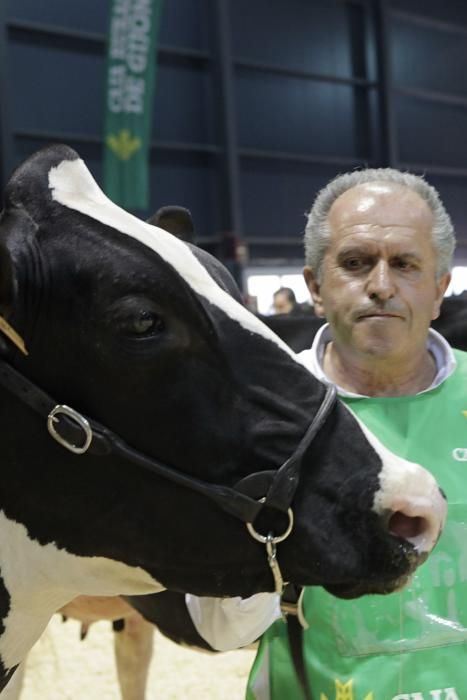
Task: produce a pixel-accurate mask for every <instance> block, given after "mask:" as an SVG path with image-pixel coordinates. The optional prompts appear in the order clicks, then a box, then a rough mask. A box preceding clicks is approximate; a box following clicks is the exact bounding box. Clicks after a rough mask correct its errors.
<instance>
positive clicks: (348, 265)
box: [343, 258, 363, 270]
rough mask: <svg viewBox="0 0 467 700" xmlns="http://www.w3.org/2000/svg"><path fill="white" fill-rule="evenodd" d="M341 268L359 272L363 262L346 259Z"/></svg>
mask: <svg viewBox="0 0 467 700" xmlns="http://www.w3.org/2000/svg"><path fill="white" fill-rule="evenodd" d="M343 266H344V267H345V269H346V270H360V269H361V268H362V266H363V261H362V260H361V258H347V259H346V260H344V262H343Z"/></svg>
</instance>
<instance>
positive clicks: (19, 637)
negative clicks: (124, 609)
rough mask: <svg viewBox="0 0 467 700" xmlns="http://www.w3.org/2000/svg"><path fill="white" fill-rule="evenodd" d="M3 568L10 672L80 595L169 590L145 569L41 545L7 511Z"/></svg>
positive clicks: (0, 531)
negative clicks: (7, 600) (57, 615)
mask: <svg viewBox="0 0 467 700" xmlns="http://www.w3.org/2000/svg"><path fill="white" fill-rule="evenodd" d="M0 567H1V576H2V579H3V582H4V584H5V587H6V589H7V591H8V593H9V595H10V599H11V602H10V610H9V613H8V615H7V617H6V618H5V619H4V620H2V622H3V624H4V625H5V632H4V633H3V634H2V636H1V638H0V656H1V659H2V661H3V663H4V664H5V666H6V667H7V668H11V667H13V666H15V665H16V664H18V663H19V662H20V661H21V660H22V659H24V657H25V656H26V654H27V652H28V651H29V649H30V648H31V646H32V645H33V644H34V643H35V642H36V641H37V639H38V638H39V637H40V635H41V634H42V632H43V631H44V629H45V627H46V626H47V624H48V622H49V619H50V617H51V616H52V615H53V613H54V612H56V610H58V609H59V608H61V607H62V606H63V605H65V603H68V602H69V601H70V600H72V599H73V598H75V597H76V596H77V595H81V594H83V595H104V596H114V595H120V594H121V595H125V594H127V595H140V594H145V593H158V592H159V591H161V590H163V586H162V585H161V584H160V583H158V581H156V580H155V579H154V578H152V576H150V575H149V574H148V573H147V572H146V571H144V570H143V569H141V568H139V567H131V566H127V565H126V564H123V563H122V562H119V561H114V560H112V559H106V558H105V557H79V556H77V555H75V554H70V553H69V552H67V551H66V550H65V549H59V548H58V547H57V546H56V545H55V544H54V543H49V544H46V545H41V544H39V542H37V541H36V540H34V539H32V538H31V537H30V536H29V534H28V531H27V529H26V528H25V527H24V525H22V524H21V523H18V522H15V521H14V520H10V519H9V518H7V517H6V516H5V514H4V513H3V511H0Z"/></svg>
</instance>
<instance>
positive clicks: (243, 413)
mask: <svg viewBox="0 0 467 700" xmlns="http://www.w3.org/2000/svg"><path fill="white" fill-rule="evenodd" d="M226 280H227V277H226V276H225V273H224V272H223V271H222V270H220V266H219V265H218V264H217V263H216V262H215V261H213V260H212V259H211V258H210V257H209V256H207V255H206V254H202V253H201V252H199V251H197V250H195V249H194V248H193V247H190V246H189V245H188V244H186V243H183V242H181V241H179V240H177V239H176V238H174V237H173V236H171V235H170V234H168V233H166V232H164V231H162V230H160V229H156V228H154V227H153V226H150V225H149V224H145V223H143V222H141V221H140V220H138V219H136V218H135V217H133V216H131V215H130V214H128V213H126V212H124V211H122V210H121V209H120V208H119V207H117V206H116V205H114V204H113V203H112V202H111V201H109V200H108V199H107V198H106V197H105V196H104V194H103V193H102V192H101V190H100V189H99V188H98V186H97V185H96V183H95V181H94V180H93V178H92V177H91V175H90V173H89V172H88V170H87V169H86V167H85V165H84V163H83V162H82V161H81V160H80V159H79V158H78V156H77V154H76V153H75V152H74V151H72V150H71V149H69V148H67V147H66V146H52V147H50V148H48V149H44V150H43V151H40V152H39V153H37V154H35V155H34V156H32V157H31V158H30V159H29V160H27V161H26V162H25V163H24V164H23V165H22V166H21V167H20V168H18V170H16V172H15V173H14V174H13V176H12V178H11V180H10V182H9V184H8V186H7V188H6V192H5V198H4V210H3V213H2V215H1V219H0V314H1V319H0V330H1V331H2V333H1V334H0V335H1V343H0V410H1V441H2V456H1V460H2V470H1V474H2V477H1V479H2V480H1V490H0V574H1V579H0V678H1V681H0V687H3V685H4V684H5V683H6V682H7V680H8V679H9V677H10V676H11V674H12V673H13V671H14V669H15V668H16V666H17V665H18V664H19V663H20V662H21V660H22V659H23V658H24V656H25V655H26V653H27V651H28V650H29V648H30V647H31V645H32V644H33V643H34V641H35V640H36V639H37V638H38V637H39V635H40V634H41V632H42V631H43V629H44V628H45V626H46V625H47V622H48V620H49V618H50V616H51V615H52V614H53V613H54V612H55V611H56V610H58V609H60V608H62V607H63V606H64V605H65V604H67V603H68V602H69V601H71V600H73V599H74V598H76V597H77V596H79V595H88V596H114V595H129V596H135V595H142V594H148V593H155V592H158V591H162V590H163V589H164V588H167V589H171V590H174V591H180V592H183V591H189V592H192V593H194V594H199V595H215V596H232V595H241V596H248V595H251V594H253V593H255V592H258V591H267V590H273V589H274V581H273V576H272V575H271V572H272V570H271V568H270V566H269V564H268V557H267V556H266V547H265V545H264V544H262V543H260V542H258V541H257V540H256V539H254V538H253V537H252V536H251V529H250V531H249V530H248V529H247V527H246V526H245V522H249V521H253V520H254V529H255V531H256V532H257V533H262V534H263V535H264V538H265V539H266V538H267V536H268V535H269V533H272V535H274V536H276V535H279V534H280V533H282V532H283V531H284V530H285V529H286V528H287V527H288V526H289V525H292V511H293V516H294V520H293V528H292V530H291V533H290V536H289V537H288V538H287V539H285V541H283V542H281V543H280V544H278V545H277V561H278V563H279V566H280V570H281V572H282V576H283V578H284V579H285V580H288V581H292V582H295V583H297V584H307V585H314V584H317V585H323V586H325V587H326V588H327V589H328V590H329V591H331V592H333V593H335V594H336V595H340V596H347V597H350V596H357V595H362V594H365V593H367V592H389V591H391V590H393V589H395V588H397V587H398V586H400V585H401V584H402V583H403V582H404V581H405V580H406V579H407V577H408V576H409V575H410V573H411V572H412V571H413V569H414V568H415V567H416V566H417V564H419V563H420V562H421V561H422V560H423V559H424V558H425V557H426V555H427V554H428V553H429V551H430V550H431V549H432V547H433V546H434V544H435V542H436V540H437V538H438V536H439V532H440V528H441V526H442V523H443V520H444V517H445V505H444V500H443V498H442V496H441V495H440V491H439V489H438V487H437V485H436V483H435V481H434V479H433V478H432V477H431V475H429V474H428V473H427V472H426V471H425V470H423V469H422V468H421V467H419V466H417V465H413V464H409V463H407V462H405V461H403V460H401V459H399V458H397V457H395V456H394V455H392V454H391V453H390V452H388V451H387V450H386V449H384V448H383V446H382V445H381V444H380V443H379V442H378V441H377V440H375V438H374V437H373V436H372V435H371V434H369V433H368V432H367V431H366V430H365V429H364V428H362V427H361V426H360V424H359V423H358V422H357V420H356V419H355V418H354V417H353V416H352V414H351V413H350V412H349V411H348V410H347V409H346V408H345V407H343V406H342V405H341V404H340V403H339V402H334V401H333V397H332V396H331V395H329V393H326V390H325V388H324V387H323V386H322V385H321V384H320V383H319V382H317V381H316V380H315V379H314V377H313V376H312V375H311V374H310V373H309V372H308V371H307V370H306V369H304V368H303V367H302V365H301V364H300V363H299V362H297V360H296V358H295V355H294V354H293V353H292V352H291V351H290V350H289V348H288V347H287V346H286V345H285V344H284V343H283V342H282V341H280V340H279V339H278V338H277V336H275V335H274V334H273V333H272V332H271V331H270V330H269V329H268V328H266V327H265V326H264V325H263V324H261V323H260V322H259V321H258V320H257V319H256V318H255V317H254V316H253V315H251V314H250V313H248V312H247V311H246V310H245V309H244V308H243V307H242V306H241V305H240V304H238V303H237V302H236V301H235V300H234V299H233V298H232V296H230V294H229V293H228V291H229V286H230V285H229V283H228V282H227V281H226ZM63 405H66V406H68V407H71V409H73V411H74V412H73V411H70V410H69V408H64V407H63ZM322 406H326V411H325V412H324V414H320V407H322ZM316 420H318V423H316ZM311 423H312V424H313V425H312V427H311V428H310V424H311ZM262 498H265V499H266V500H265V503H261V502H260V499H262ZM272 535H271V536H272ZM276 586H277V581H276Z"/></svg>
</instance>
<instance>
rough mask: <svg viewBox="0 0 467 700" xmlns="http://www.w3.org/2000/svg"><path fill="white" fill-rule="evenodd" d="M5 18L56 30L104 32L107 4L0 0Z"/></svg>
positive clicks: (107, 0)
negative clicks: (46, 26) (46, 25)
mask: <svg viewBox="0 0 467 700" xmlns="http://www.w3.org/2000/svg"><path fill="white" fill-rule="evenodd" d="M2 2H5V4H6V11H7V18H8V19H18V20H23V21H27V22H36V23H39V24H50V25H54V26H57V27H73V28H74V29H79V30H80V31H87V32H104V31H107V25H108V13H109V8H110V0H98V2H96V0H77V1H76V2H64V0H46V2H38V0H2Z"/></svg>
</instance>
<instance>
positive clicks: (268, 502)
mask: <svg viewBox="0 0 467 700" xmlns="http://www.w3.org/2000/svg"><path fill="white" fill-rule="evenodd" d="M0 385H1V386H3V387H4V388H5V389H7V390H8V391H9V392H10V393H11V394H13V395H14V396H16V397H17V398H18V399H19V400H20V401H22V402H23V403H25V404H26V405H27V406H29V408H31V409H33V410H34V411H35V412H36V413H38V414H39V415H40V416H41V417H42V418H44V419H45V420H46V422H47V428H48V430H49V433H50V435H51V436H52V437H53V438H54V439H55V440H56V441H57V442H58V443H59V444H61V445H62V446H63V447H65V448H67V449H68V450H70V451H71V452H73V453H76V454H77V455H82V454H85V453H89V454H91V455H95V456H115V457H120V458H123V459H125V460H127V461H130V462H132V463H133V464H136V465H138V466H139V467H142V468H143V469H146V470H148V471H150V472H152V473H153V474H156V475H157V476H160V477H163V478H164V479H167V480H169V481H171V482H173V483H175V484H179V485H180V486H183V487H185V488H188V489H191V490H192V491H195V492H196V493H200V494H202V495H203V496H206V497H207V498H209V499H211V500H212V501H214V502H215V503H216V504H217V505H218V506H219V507H220V508H222V510H224V511H225V512H226V513H229V514H230V515H233V516H235V517H236V518H239V519H240V520H241V521H243V522H245V523H247V524H251V523H253V521H254V520H255V518H256V517H257V516H258V514H259V513H260V512H261V511H262V510H263V508H265V507H270V508H274V509H276V510H279V511H281V512H282V513H289V509H290V506H291V503H292V500H293V497H294V495H295V491H296V489H297V486H298V481H299V477H300V467H301V462H302V458H303V456H304V453H305V452H306V450H307V448H308V447H309V445H310V443H311V442H312V440H313V438H314V437H315V436H316V434H317V433H318V431H319V430H320V428H321V427H322V426H323V424H324V422H325V421H326V419H327V418H328V416H329V414H330V412H331V410H332V409H333V407H334V405H335V402H336V390H335V388H334V387H333V386H329V387H328V388H327V389H326V393H325V396H324V399H323V402H322V404H321V406H320V408H319V410H318V411H317V413H316V415H315V417H314V418H313V421H312V423H311V425H310V426H309V428H308V429H307V431H306V433H305V435H304V436H303V438H302V440H301V441H300V443H299V445H298V447H297V448H296V450H295V451H294V453H293V454H292V456H291V457H289V459H287V460H286V461H285V462H284V464H283V465H282V466H281V467H279V469H277V470H268V471H263V472H256V473H255V474H250V475H249V476H247V477H245V478H244V479H242V480H241V481H239V482H238V483H237V484H236V485H235V487H233V488H231V487H228V486H222V485H218V484H212V483H209V482H206V481H202V480H200V479H196V478H195V477H192V476H188V475H187V474H184V473H183V472H180V471H178V470H177V469H174V468H173V467H170V466H168V465H167V464H164V463H163V462H160V461H158V460H157V459H154V458H153V457H148V456H147V455H144V454H143V453H141V452H139V451H138V450H135V449H134V448H132V447H130V446H129V445H127V444H126V443H125V442H124V441H123V440H122V439H121V438H120V437H119V436H118V435H116V434H115V433H113V432H112V431H111V430H109V429H108V428H106V427H104V426H102V425H101V424H99V423H97V422H96V421H94V420H92V419H90V418H88V417H86V416H83V414H81V413H79V412H77V411H75V410H74V409H71V408H69V407H68V406H65V405H63V404H58V403H57V401H55V400H54V399H53V398H51V397H50V396H49V395H48V394H46V393H45V392H44V391H42V389H40V388H39V387H38V386H36V385H35V384H34V383H33V382H31V381H30V380H29V379H27V378H26V377H24V376H23V375H22V374H20V373H19V372H18V371H17V370H16V369H14V368H13V367H12V366H11V365H9V364H8V363H6V362H5V361H3V360H0ZM289 518H290V513H289ZM289 532H290V530H289ZM287 534H288V533H287ZM268 538H271V533H270V534H269V535H268V536H267V537H266V539H268ZM282 539H284V538H282ZM275 541H277V542H278V541H281V539H279V538H277V539H275Z"/></svg>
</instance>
